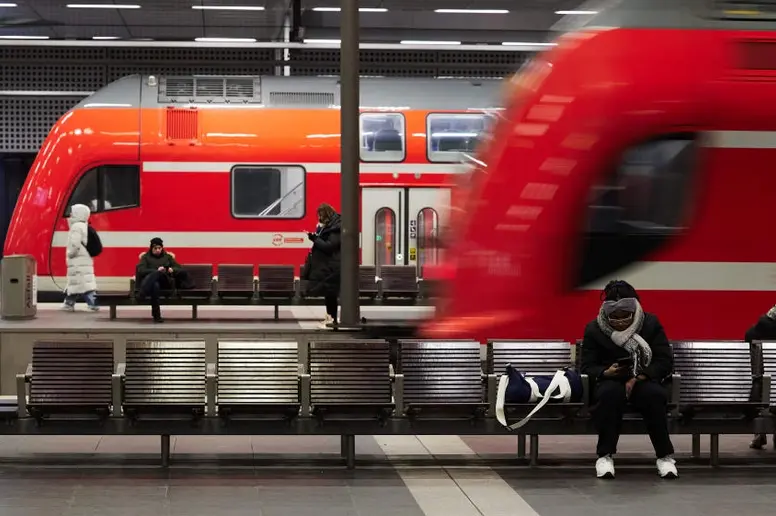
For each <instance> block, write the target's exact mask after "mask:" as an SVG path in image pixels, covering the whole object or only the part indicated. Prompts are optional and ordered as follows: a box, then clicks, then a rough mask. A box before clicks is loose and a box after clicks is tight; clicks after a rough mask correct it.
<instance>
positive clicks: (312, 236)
mask: <svg viewBox="0 0 776 516" xmlns="http://www.w3.org/2000/svg"><path fill="white" fill-rule="evenodd" d="M307 238H309V239H310V241H311V242H315V239H316V238H318V235H316V234H315V233H307Z"/></svg>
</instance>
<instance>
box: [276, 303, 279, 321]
mask: <svg viewBox="0 0 776 516" xmlns="http://www.w3.org/2000/svg"><path fill="white" fill-rule="evenodd" d="M275 320H276V321H279V320H280V305H275Z"/></svg>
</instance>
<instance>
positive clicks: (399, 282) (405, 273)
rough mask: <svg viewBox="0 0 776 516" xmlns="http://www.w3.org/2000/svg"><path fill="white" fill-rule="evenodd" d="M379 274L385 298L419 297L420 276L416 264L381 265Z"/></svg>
mask: <svg viewBox="0 0 776 516" xmlns="http://www.w3.org/2000/svg"><path fill="white" fill-rule="evenodd" d="M379 275H380V285H381V289H380V290H381V293H382V297H383V298H386V299H387V298H409V299H416V298H417V297H418V292H419V290H418V277H417V269H416V268H415V266H414V265H381V266H380V273H379Z"/></svg>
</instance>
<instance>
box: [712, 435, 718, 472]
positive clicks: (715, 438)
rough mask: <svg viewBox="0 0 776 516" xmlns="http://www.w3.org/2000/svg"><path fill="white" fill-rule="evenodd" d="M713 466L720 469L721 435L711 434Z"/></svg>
mask: <svg viewBox="0 0 776 516" xmlns="http://www.w3.org/2000/svg"><path fill="white" fill-rule="evenodd" d="M711 466H712V467H713V468H718V467H719V434H711Z"/></svg>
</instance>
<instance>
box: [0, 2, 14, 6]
mask: <svg viewBox="0 0 776 516" xmlns="http://www.w3.org/2000/svg"><path fill="white" fill-rule="evenodd" d="M0 7H19V6H18V5H16V4H11V3H7V2H0Z"/></svg>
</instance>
